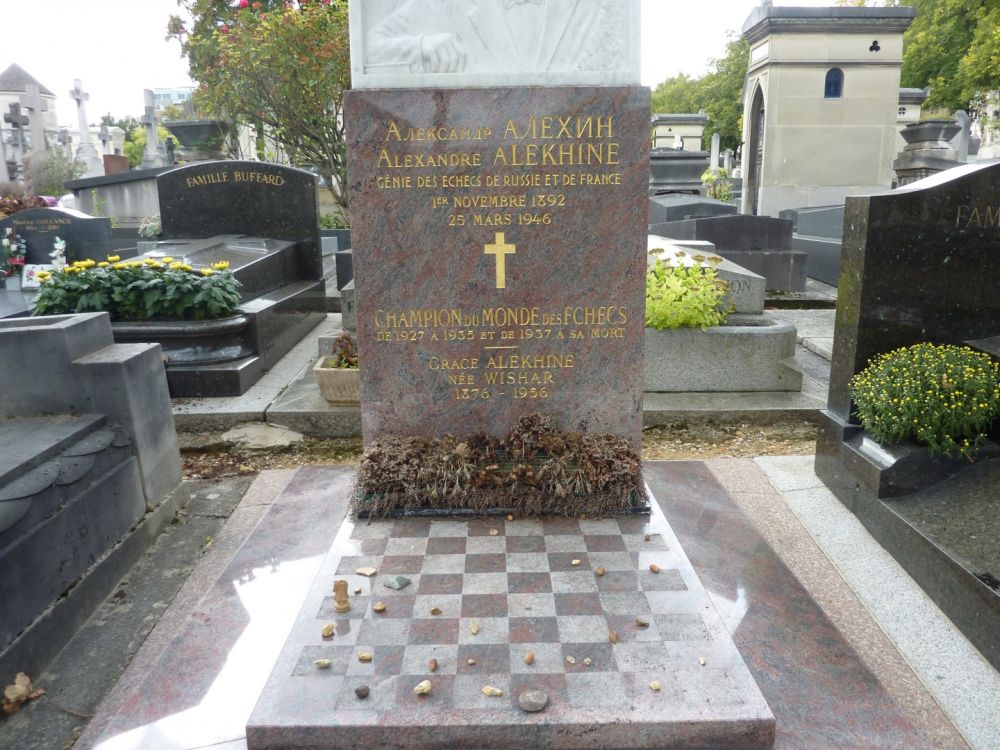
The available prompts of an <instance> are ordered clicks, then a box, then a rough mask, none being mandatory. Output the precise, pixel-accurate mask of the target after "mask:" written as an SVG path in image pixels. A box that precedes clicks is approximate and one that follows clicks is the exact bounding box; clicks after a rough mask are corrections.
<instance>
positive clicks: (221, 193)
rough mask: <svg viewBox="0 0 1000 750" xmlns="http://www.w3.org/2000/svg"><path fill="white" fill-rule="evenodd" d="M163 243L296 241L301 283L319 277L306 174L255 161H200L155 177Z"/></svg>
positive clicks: (310, 179)
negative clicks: (218, 238)
mask: <svg viewBox="0 0 1000 750" xmlns="http://www.w3.org/2000/svg"><path fill="white" fill-rule="evenodd" d="M156 189H157V191H158V193H159V198H160V218H161V222H162V227H163V231H162V234H161V236H162V238H163V239H171V240H173V239H192V238H203V237H208V236H210V235H220V234H241V235H248V236H251V237H266V238H270V239H276V240H288V241H291V242H296V243H297V244H298V247H299V261H300V264H301V268H300V272H301V275H302V278H306V279H320V278H322V277H323V260H322V257H321V256H320V240H319V196H318V194H317V192H316V176H315V175H313V174H312V173H311V172H306V171H305V170H302V169H295V168H293V167H284V166H281V165H279V164H269V163H266V162H259V161H210V162H199V163H198V164H191V165H188V166H184V167H178V168H177V169H172V170H170V171H169V172H164V173H163V174H161V175H159V176H158V177H157V178H156Z"/></svg>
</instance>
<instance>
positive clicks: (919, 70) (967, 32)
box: [837, 0, 1000, 110]
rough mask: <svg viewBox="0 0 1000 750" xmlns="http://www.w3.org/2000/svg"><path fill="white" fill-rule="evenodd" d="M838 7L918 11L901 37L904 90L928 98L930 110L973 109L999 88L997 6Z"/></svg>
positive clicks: (847, 1)
mask: <svg viewBox="0 0 1000 750" xmlns="http://www.w3.org/2000/svg"><path fill="white" fill-rule="evenodd" d="M837 4H838V5H850V6H873V5H886V6H901V5H909V6H913V7H915V8H916V9H917V17H916V18H915V19H914V20H913V23H912V24H911V25H910V28H909V29H907V31H906V33H905V34H904V36H903V71H902V77H901V78H902V80H901V83H902V85H903V86H908V87H913V88H924V87H926V86H930V88H931V93H930V97H929V98H928V99H927V102H926V104H925V106H926V107H928V108H929V109H950V110H956V109H966V110H974V109H976V108H977V107H978V105H979V104H980V102H981V100H982V98H983V97H984V96H985V95H986V94H988V93H989V92H990V91H995V90H997V89H1000V4H998V3H997V0H884V2H881V3H879V2H875V0H838V1H837Z"/></svg>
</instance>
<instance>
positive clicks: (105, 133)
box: [97, 124, 114, 154]
mask: <svg viewBox="0 0 1000 750" xmlns="http://www.w3.org/2000/svg"><path fill="white" fill-rule="evenodd" d="M97 137H98V138H99V139H100V141H101V153H102V154H110V153H112V148H113V146H112V142H113V141H114V138H113V137H112V136H111V131H110V130H108V126H107V125H104V124H102V125H101V132H100V134H99V135H98V136H97Z"/></svg>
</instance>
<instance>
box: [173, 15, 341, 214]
mask: <svg viewBox="0 0 1000 750" xmlns="http://www.w3.org/2000/svg"><path fill="white" fill-rule="evenodd" d="M178 2H179V4H180V5H181V6H183V7H184V8H185V9H186V10H187V11H188V13H189V14H190V15H191V18H192V24H191V28H187V26H185V24H184V23H183V21H182V20H181V19H180V18H178V17H176V16H175V17H172V18H171V20H170V24H169V26H168V31H169V34H170V36H171V37H173V38H175V39H177V40H179V41H180V43H181V49H182V53H183V54H184V55H185V56H187V58H188V66H189V71H190V75H191V77H192V78H193V79H194V80H196V81H197V82H198V84H199V88H198V91H196V92H195V104H196V107H198V108H199V109H200V110H201V111H210V112H213V113H215V114H220V115H224V116H226V117H227V118H231V119H232V120H235V121H236V122H238V123H246V124H249V125H253V126H254V127H256V129H257V132H258V133H265V132H266V133H267V135H268V136H269V137H271V138H273V139H274V141H275V142H276V143H278V144H280V146H281V147H282V148H283V149H284V150H285V151H286V152H287V153H288V155H289V157H290V159H291V161H292V163H293V164H298V165H301V166H314V167H316V169H317V170H318V171H319V173H320V174H321V175H322V176H323V177H324V178H325V179H326V184H327V186H328V188H329V190H330V192H331V193H332V195H333V197H334V200H335V201H336V202H337V203H338V204H339V205H340V206H342V207H344V208H346V207H347V192H346V189H345V186H346V183H347V165H346V144H345V141H344V122H343V111H342V107H343V95H344V92H345V91H346V90H347V89H348V88H349V87H350V68H351V66H350V47H349V36H348V26H347V2H346V0H297V1H292V2H285V1H284V0H260V1H257V2H249V0H240V2H239V4H238V6H233V5H231V4H230V3H229V2H227V1H226V0H178ZM258 152H259V154H261V155H262V152H263V144H262V141H261V142H259V147H258Z"/></svg>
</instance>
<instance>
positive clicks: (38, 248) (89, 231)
mask: <svg viewBox="0 0 1000 750" xmlns="http://www.w3.org/2000/svg"><path fill="white" fill-rule="evenodd" d="M7 227H10V228H11V229H13V230H14V231H15V232H17V234H18V236H20V237H23V238H24V239H25V241H26V242H27V249H28V252H27V257H26V261H25V262H26V263H29V264H48V263H51V262H52V258H51V254H52V251H53V249H54V244H53V243H54V242H55V239H56V237H59V238H60V239H62V240H65V241H66V260H68V261H74V260H82V259H84V258H103V257H104V255H105V254H106V253H107V252H108V249H109V248H110V247H111V246H112V245H111V243H112V237H111V220H110V219H107V218H103V217H99V216H89V215H88V214H85V213H82V212H80V211H75V210H73V209H70V208H28V209H25V210H24V211H18V212H17V213H15V214H11V215H10V216H8V217H6V218H3V219H0V236H2V235H3V232H4V230H5V229H6V228H7Z"/></svg>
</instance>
